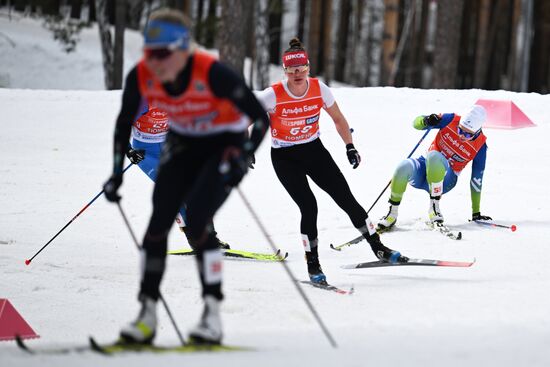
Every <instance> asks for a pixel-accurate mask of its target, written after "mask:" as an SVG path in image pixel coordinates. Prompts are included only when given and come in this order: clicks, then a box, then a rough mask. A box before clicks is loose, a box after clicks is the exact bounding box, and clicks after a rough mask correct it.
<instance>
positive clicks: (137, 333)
mask: <svg viewBox="0 0 550 367" xmlns="http://www.w3.org/2000/svg"><path fill="white" fill-rule="evenodd" d="M140 302H141V310H140V311H139V314H138V317H137V318H136V320H135V321H133V322H131V323H130V324H128V325H126V326H124V327H123V328H122V330H120V339H121V341H123V342H125V343H130V344H151V343H152V341H153V339H154V337H155V332H156V329H157V302H156V301H155V300H153V299H152V298H149V297H147V296H143V295H142V296H140Z"/></svg>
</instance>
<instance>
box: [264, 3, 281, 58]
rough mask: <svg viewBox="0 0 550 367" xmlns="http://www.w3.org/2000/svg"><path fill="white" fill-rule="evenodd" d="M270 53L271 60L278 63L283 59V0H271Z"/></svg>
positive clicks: (269, 21) (269, 22) (269, 6)
mask: <svg viewBox="0 0 550 367" xmlns="http://www.w3.org/2000/svg"><path fill="white" fill-rule="evenodd" d="M268 4H269V5H268V9H269V19H268V21H267V22H268V24H269V28H268V29H269V31H268V34H269V55H270V61H271V63H273V64H277V63H278V62H279V60H280V59H281V49H280V44H281V24H282V22H283V2H282V0H269V2H268Z"/></svg>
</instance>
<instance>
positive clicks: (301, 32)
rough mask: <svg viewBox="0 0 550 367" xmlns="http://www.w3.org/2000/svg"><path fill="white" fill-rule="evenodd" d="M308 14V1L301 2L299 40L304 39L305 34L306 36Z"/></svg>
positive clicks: (302, 0) (301, 0)
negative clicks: (305, 26)
mask: <svg viewBox="0 0 550 367" xmlns="http://www.w3.org/2000/svg"><path fill="white" fill-rule="evenodd" d="M306 13H307V0H299V12H298V38H299V39H300V40H303V39H304V34H305V30H304V25H305V23H306ZM289 41H290V40H289Z"/></svg>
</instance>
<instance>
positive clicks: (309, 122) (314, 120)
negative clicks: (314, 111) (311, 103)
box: [306, 115, 319, 124]
mask: <svg viewBox="0 0 550 367" xmlns="http://www.w3.org/2000/svg"><path fill="white" fill-rule="evenodd" d="M317 121H319V115H316V116H313V117H310V118H308V119H306V124H313V123H315V122H317Z"/></svg>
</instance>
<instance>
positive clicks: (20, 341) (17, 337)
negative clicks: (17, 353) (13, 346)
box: [15, 334, 29, 351]
mask: <svg viewBox="0 0 550 367" xmlns="http://www.w3.org/2000/svg"><path fill="white" fill-rule="evenodd" d="M15 342H16V343H17V346H18V347H19V348H21V349H24V350H26V351H28V350H29V349H28V348H27V346H26V345H25V343H24V342H23V338H21V336H20V335H19V334H15Z"/></svg>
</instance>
